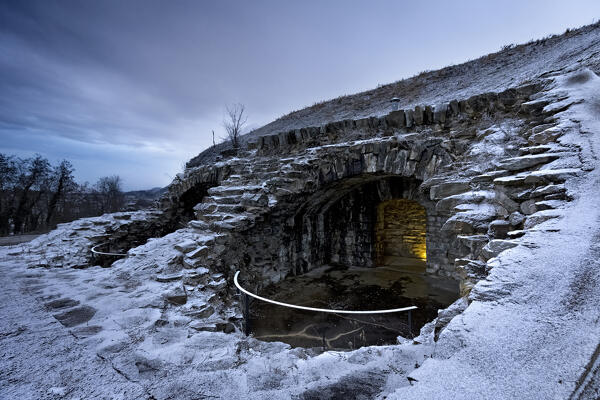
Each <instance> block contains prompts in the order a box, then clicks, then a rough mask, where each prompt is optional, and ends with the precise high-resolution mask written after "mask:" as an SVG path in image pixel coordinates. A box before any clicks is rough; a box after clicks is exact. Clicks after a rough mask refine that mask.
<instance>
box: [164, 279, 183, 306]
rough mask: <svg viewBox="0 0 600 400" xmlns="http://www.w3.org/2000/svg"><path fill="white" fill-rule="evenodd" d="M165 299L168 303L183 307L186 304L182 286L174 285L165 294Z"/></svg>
mask: <svg viewBox="0 0 600 400" xmlns="http://www.w3.org/2000/svg"><path fill="white" fill-rule="evenodd" d="M165 299H166V300H167V301H168V302H169V303H173V304H176V305H183V304H185V303H186V302H187V292H186V290H185V288H184V287H183V285H181V284H179V285H175V286H173V287H172V288H171V289H170V290H169V291H168V292H167V293H165Z"/></svg>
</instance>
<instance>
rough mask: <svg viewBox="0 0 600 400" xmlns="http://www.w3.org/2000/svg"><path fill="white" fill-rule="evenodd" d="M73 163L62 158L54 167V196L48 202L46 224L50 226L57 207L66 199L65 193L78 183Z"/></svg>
mask: <svg viewBox="0 0 600 400" xmlns="http://www.w3.org/2000/svg"><path fill="white" fill-rule="evenodd" d="M73 171H74V168H73V165H72V164H71V163H70V162H69V161H67V160H62V161H61V163H60V164H59V165H57V166H56V167H54V168H53V177H52V186H53V191H52V196H51V197H50V201H49V202H48V211H47V213H46V226H47V227H49V226H50V225H51V223H52V222H53V217H54V216H55V213H56V209H57V207H58V205H59V203H60V202H61V201H63V200H64V199H65V197H66V196H65V195H66V194H67V193H69V192H71V191H73V190H74V189H75V187H76V186H77V184H76V183H75V178H74V177H73Z"/></svg>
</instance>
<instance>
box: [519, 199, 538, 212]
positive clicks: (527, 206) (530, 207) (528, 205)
mask: <svg viewBox="0 0 600 400" xmlns="http://www.w3.org/2000/svg"><path fill="white" fill-rule="evenodd" d="M520 208H521V212H522V213H523V214H525V215H531V214H533V213H534V212H536V211H537V207H536V206H535V201H534V200H527V201H524V202H522V203H521V207H520Z"/></svg>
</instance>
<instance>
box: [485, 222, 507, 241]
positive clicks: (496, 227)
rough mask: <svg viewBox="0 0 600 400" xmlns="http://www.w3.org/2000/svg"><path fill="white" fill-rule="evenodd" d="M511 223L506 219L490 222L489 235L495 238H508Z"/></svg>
mask: <svg viewBox="0 0 600 400" xmlns="http://www.w3.org/2000/svg"><path fill="white" fill-rule="evenodd" d="M510 229H511V225H510V223H509V222H508V221H505V220H495V221H492V222H490V226H489V228H488V235H489V236H490V237H492V238H494V239H506V237H507V234H508V231H510Z"/></svg>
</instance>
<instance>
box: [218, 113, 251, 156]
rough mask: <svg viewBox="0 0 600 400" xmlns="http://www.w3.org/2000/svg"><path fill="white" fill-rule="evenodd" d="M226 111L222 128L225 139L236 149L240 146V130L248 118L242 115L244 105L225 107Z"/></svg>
mask: <svg viewBox="0 0 600 400" xmlns="http://www.w3.org/2000/svg"><path fill="white" fill-rule="evenodd" d="M226 110H227V115H226V116H225V119H224V120H223V127H224V128H225V131H226V132H227V137H228V138H229V140H231V144H232V145H233V148H234V149H237V148H238V146H239V145H240V142H239V138H240V135H241V134H242V128H243V127H244V124H246V121H247V120H248V117H246V115H244V111H245V110H246V107H244V105H243V104H241V103H237V104H233V105H231V106H227V107H226Z"/></svg>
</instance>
